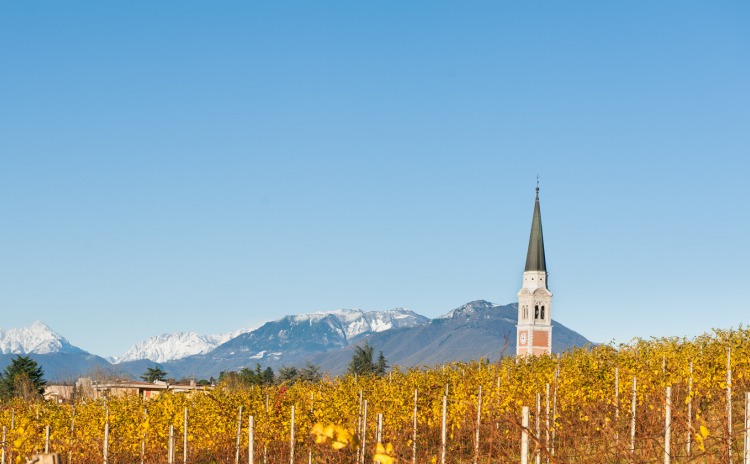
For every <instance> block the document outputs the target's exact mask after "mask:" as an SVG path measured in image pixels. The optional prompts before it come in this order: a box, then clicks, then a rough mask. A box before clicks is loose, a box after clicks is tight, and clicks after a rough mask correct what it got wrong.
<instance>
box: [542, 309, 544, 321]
mask: <svg viewBox="0 0 750 464" xmlns="http://www.w3.org/2000/svg"><path fill="white" fill-rule="evenodd" d="M542 319H544V306H542Z"/></svg>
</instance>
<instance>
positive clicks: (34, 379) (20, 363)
mask: <svg viewBox="0 0 750 464" xmlns="http://www.w3.org/2000/svg"><path fill="white" fill-rule="evenodd" d="M46 385H47V381H46V380H44V371H43V370H42V367H41V366H40V365H39V364H37V362H36V361H34V360H33V359H31V357H29V356H20V355H18V356H16V357H15V358H14V359H13V360H12V361H11V363H10V365H9V366H8V367H6V368H5V371H4V372H3V373H2V375H1V376H0V396H1V397H2V398H4V399H8V398H15V397H20V398H23V399H26V400H30V399H35V398H40V397H41V396H42V394H44V387H45V386H46Z"/></svg>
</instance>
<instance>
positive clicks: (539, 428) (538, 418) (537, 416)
mask: <svg viewBox="0 0 750 464" xmlns="http://www.w3.org/2000/svg"><path fill="white" fill-rule="evenodd" d="M541 415H542V394H541V393H537V394H536V414H535V415H534V422H535V423H536V430H535V433H536V440H534V442H535V443H536V444H535V445H534V449H535V450H536V451H534V462H536V464H541V462H542V450H541V449H539V436H540V435H541V434H542V424H541Z"/></svg>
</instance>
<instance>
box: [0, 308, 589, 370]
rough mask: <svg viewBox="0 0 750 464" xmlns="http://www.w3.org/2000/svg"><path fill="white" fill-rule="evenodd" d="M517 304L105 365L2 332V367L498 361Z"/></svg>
mask: <svg viewBox="0 0 750 464" xmlns="http://www.w3.org/2000/svg"><path fill="white" fill-rule="evenodd" d="M516 322H517V305H516V304H515V303H513V304H509V305H505V306H500V305H495V304H492V303H489V302H487V301H483V300H479V301H473V302H470V303H467V304H465V305H463V306H461V307H459V308H456V309H454V310H452V311H450V312H448V313H447V314H446V315H444V316H442V317H439V318H436V319H429V318H427V317H424V316H421V315H419V314H416V313H414V312H413V311H409V310H407V309H402V308H397V309H392V310H388V311H363V310H360V309H341V310H336V311H329V312H317V313H310V314H303V315H293V316H286V317H283V318H281V319H278V320H276V321H271V322H268V323H266V324H264V325H263V326H261V327H259V328H257V329H255V330H238V331H236V332H232V333H226V334H219V335H199V334H197V333H193V332H179V333H173V334H163V335H159V336H156V337H151V338H149V339H148V340H145V341H142V342H140V343H137V344H136V345H134V346H133V347H131V348H130V349H129V350H128V351H127V352H126V353H125V354H124V355H123V356H121V357H119V358H116V359H110V360H107V359H104V358H102V357H99V356H96V355H93V354H90V353H87V352H86V351H84V350H82V349H80V348H78V347H76V346H74V345H72V344H71V343H70V342H68V341H67V340H66V339H65V338H64V337H62V336H61V335H59V334H57V333H56V332H54V331H53V330H52V329H50V328H49V327H48V326H47V325H45V324H44V323H41V322H35V323H34V324H32V325H31V326H30V327H28V328H22V329H9V330H2V329H0V351H1V352H2V354H0V368H2V367H4V366H6V365H7V364H9V363H10V360H11V359H12V358H13V357H14V356H15V355H16V354H24V355H29V356H31V357H32V358H34V359H36V360H37V362H39V363H40V364H41V365H42V367H43V368H44V371H45V374H46V376H47V377H48V378H49V379H52V380H62V381H69V380H74V379H75V378H77V377H78V376H81V375H87V374H90V373H91V372H92V371H94V372H98V373H108V375H119V376H131V377H136V378H137V377H138V376H139V375H141V374H142V373H143V372H144V371H145V370H146V368H148V367H153V366H154V365H155V364H156V365H159V366H160V367H161V368H162V369H164V370H165V371H167V373H168V374H169V376H171V377H174V378H182V377H197V378H208V377H211V376H213V377H217V376H218V375H219V373H220V372H222V371H231V370H239V369H241V368H243V367H250V368H253V367H254V366H255V364H256V363H258V364H261V365H262V366H263V367H267V366H270V367H272V368H274V369H277V368H279V367H282V366H298V367H299V366H303V365H304V364H305V363H306V362H312V363H314V364H317V365H320V366H321V368H322V370H323V371H327V372H330V373H331V374H334V375H336V374H340V373H343V372H344V371H345V370H346V366H347V364H348V362H349V360H350V359H351V356H352V347H353V346H354V345H357V344H361V343H364V342H365V341H367V342H368V343H370V345H372V346H373V347H374V348H375V349H376V350H377V351H381V350H382V351H383V354H384V355H385V356H386V358H387V359H388V362H389V364H390V365H392V366H395V365H398V366H403V367H411V366H420V365H435V364H440V363H445V362H450V361H468V360H471V359H479V358H482V357H484V358H489V359H497V358H498V357H499V356H501V355H513V354H515V333H516V328H515V325H516ZM553 325H554V327H555V329H554V330H553V337H552V349H553V351H554V352H560V351H564V350H565V349H568V348H570V347H573V346H583V345H585V344H586V343H589V341H588V340H587V339H586V338H584V337H583V336H581V335H580V334H578V333H576V332H574V331H573V330H570V329H568V328H567V327H565V326H563V325H561V324H559V323H556V322H554V321H553Z"/></svg>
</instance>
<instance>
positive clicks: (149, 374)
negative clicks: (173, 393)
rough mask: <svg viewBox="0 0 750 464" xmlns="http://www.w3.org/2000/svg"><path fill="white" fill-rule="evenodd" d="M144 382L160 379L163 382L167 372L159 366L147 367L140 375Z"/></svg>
mask: <svg viewBox="0 0 750 464" xmlns="http://www.w3.org/2000/svg"><path fill="white" fill-rule="evenodd" d="M141 378H142V379H143V380H145V381H146V382H151V383H153V382H155V381H157V380H158V381H160V382H164V381H166V380H167V373H166V372H165V371H163V370H162V369H161V368H160V367H159V366H154V367H149V368H148V369H146V372H145V373H144V374H143V375H142V376H141Z"/></svg>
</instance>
